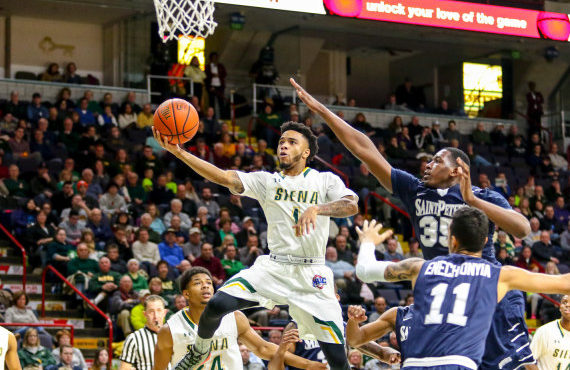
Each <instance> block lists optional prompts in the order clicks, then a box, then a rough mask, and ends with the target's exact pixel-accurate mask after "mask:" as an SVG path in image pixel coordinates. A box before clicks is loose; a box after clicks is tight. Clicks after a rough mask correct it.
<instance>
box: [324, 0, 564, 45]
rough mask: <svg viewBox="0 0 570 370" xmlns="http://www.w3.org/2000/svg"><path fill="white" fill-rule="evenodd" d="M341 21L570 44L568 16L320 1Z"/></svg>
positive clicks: (460, 5) (404, 0)
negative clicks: (539, 39) (355, 20)
mask: <svg viewBox="0 0 570 370" xmlns="http://www.w3.org/2000/svg"><path fill="white" fill-rule="evenodd" d="M323 1H324V3H325V7H326V8H327V10H328V11H329V13H331V14H335V15H338V16H341V17H353V18H360V19H371V20H378V21H386V22H396V23H407V24H415V25H421V26H430V27H439V28H451V29H459V30H467V31H475V32H485V33H493V34H502V35H512V36H520V37H530V38H542V39H549V40H558V41H569V37H570V21H569V19H568V14H561V13H552V12H541V11H536V10H528V9H518V8H507V7H502V6H494V5H484V4H476V3H466V2H461V1H445V0H401V1H394V0H323Z"/></svg>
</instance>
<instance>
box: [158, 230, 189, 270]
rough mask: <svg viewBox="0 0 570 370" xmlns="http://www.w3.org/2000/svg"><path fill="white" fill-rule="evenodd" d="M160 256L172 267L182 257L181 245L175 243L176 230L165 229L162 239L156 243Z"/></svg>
mask: <svg viewBox="0 0 570 370" xmlns="http://www.w3.org/2000/svg"><path fill="white" fill-rule="evenodd" d="M158 251H159V252H160V258H161V259H162V260H164V261H166V262H168V264H169V265H170V266H172V267H176V266H178V265H179V264H180V262H181V261H182V260H183V259H184V252H183V251H182V247H181V246H179V245H178V244H177V243H176V231H175V230H174V229H167V230H166V232H165V233H164V241H163V242H161V243H160V244H159V245H158Z"/></svg>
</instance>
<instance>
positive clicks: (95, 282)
mask: <svg viewBox="0 0 570 370" xmlns="http://www.w3.org/2000/svg"><path fill="white" fill-rule="evenodd" d="M120 280H121V275H119V273H117V272H115V271H111V260H110V259H109V258H108V257H101V258H100V259H99V272H98V273H96V274H93V277H92V278H91V279H89V288H88V289H87V292H88V293H89V295H90V297H95V298H94V299H93V300H92V301H93V303H95V304H96V305H97V306H99V308H101V309H102V310H103V311H106V310H107V303H108V297H109V296H110V295H111V294H112V293H113V292H114V291H115V290H117V288H118V287H119V281H120Z"/></svg>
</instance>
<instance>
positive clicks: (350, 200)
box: [316, 195, 358, 217]
mask: <svg viewBox="0 0 570 370" xmlns="http://www.w3.org/2000/svg"><path fill="white" fill-rule="evenodd" d="M316 207H317V214H319V215H321V216H330V217H349V216H352V215H355V214H356V213H358V203H357V199H356V197H354V196H353V195H349V196H346V197H344V198H341V199H339V200H335V201H333V202H329V203H323V204H319V205H318V206H316Z"/></svg>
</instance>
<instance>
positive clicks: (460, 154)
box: [443, 146, 471, 167]
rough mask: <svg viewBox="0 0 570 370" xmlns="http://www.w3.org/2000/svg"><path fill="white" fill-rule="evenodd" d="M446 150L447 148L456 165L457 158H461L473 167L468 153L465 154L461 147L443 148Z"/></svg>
mask: <svg viewBox="0 0 570 370" xmlns="http://www.w3.org/2000/svg"><path fill="white" fill-rule="evenodd" d="M443 149H444V150H447V151H448V152H449V156H450V158H451V161H452V162H453V164H454V165H456V163H457V158H461V160H462V161H463V162H464V163H465V164H466V165H467V166H468V167H471V161H470V160H469V156H468V155H467V154H465V152H464V151H463V150H461V149H457V148H453V147H450V146H448V147H446V148H443Z"/></svg>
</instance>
